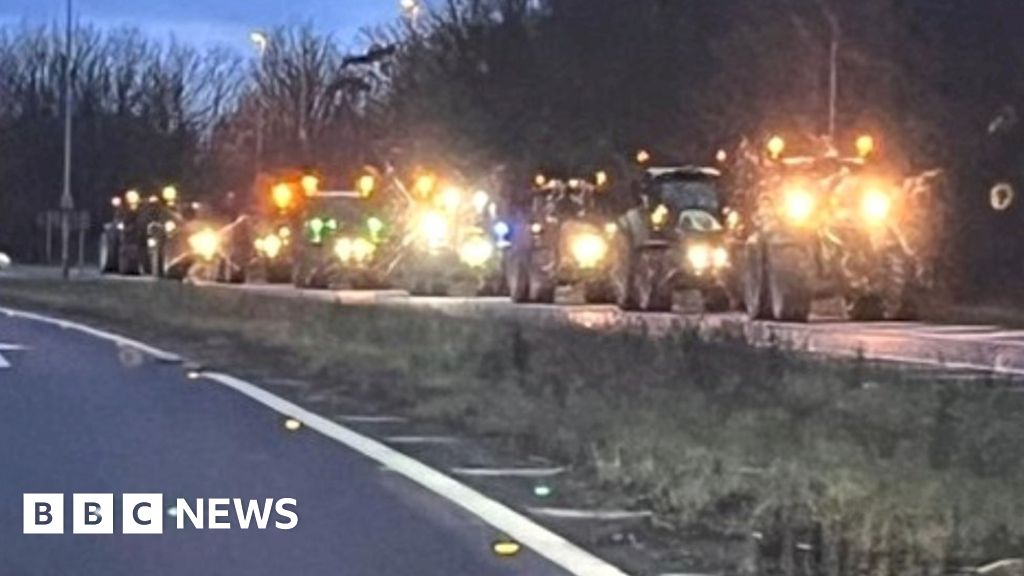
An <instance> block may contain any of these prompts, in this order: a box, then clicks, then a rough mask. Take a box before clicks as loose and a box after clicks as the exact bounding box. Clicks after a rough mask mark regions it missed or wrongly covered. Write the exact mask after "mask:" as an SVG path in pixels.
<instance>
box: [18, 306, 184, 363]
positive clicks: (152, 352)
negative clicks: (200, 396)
mask: <svg viewBox="0 0 1024 576" xmlns="http://www.w3.org/2000/svg"><path fill="white" fill-rule="evenodd" d="M3 310H4V313H6V314H7V315H8V316H11V317H13V318H24V319H25V320H35V321H37V322H42V323H44V324H50V325H51V326H59V327H61V328H64V329H65V330H75V331H77V332H82V333H84V334H88V335H90V336H95V337H96V338H100V339H101V340H107V341H108V342H113V343H114V344H116V345H118V346H126V347H129V348H135V349H136V350H138V351H140V352H143V353H144V354H146V355H148V356H151V357H153V358H156V359H157V360H159V361H161V362H181V356H178V355H177V354H172V353H170V352H166V351H164V350H160V349H158V348H154V347H152V346H150V345H148V344H143V343H142V342H139V341H138V340H132V339H131V338H127V337H125V336H120V335H118V334H113V333H111V332H106V331H103V330H97V329H96V328H92V327H89V326H86V325H85V324H79V323H77V322H71V321H70V320H60V319H57V318H50V317H49V316H43V315H42V314H35V313H33V312H24V311H21V310H14V309H11V308H4V309H3Z"/></svg>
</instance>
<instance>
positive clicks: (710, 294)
mask: <svg viewBox="0 0 1024 576" xmlns="http://www.w3.org/2000/svg"><path fill="white" fill-rule="evenodd" d="M701 297H702V300H703V301H704V311H705V312H728V311H729V309H730V308H731V307H732V301H731V300H730V299H729V293H728V292H727V291H726V290H725V288H722V287H721V286H715V287H713V288H708V289H707V290H704V291H703V292H701Z"/></svg>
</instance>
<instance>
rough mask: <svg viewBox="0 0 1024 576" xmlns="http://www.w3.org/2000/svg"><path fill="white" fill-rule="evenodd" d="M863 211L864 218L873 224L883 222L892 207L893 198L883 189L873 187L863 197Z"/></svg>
mask: <svg viewBox="0 0 1024 576" xmlns="http://www.w3.org/2000/svg"><path fill="white" fill-rule="evenodd" d="M860 208H861V213H862V214H863V215H864V220H866V221H867V223H868V224H870V225H872V226H876V225H879V224H883V223H884V222H885V220H886V219H887V218H888V217H889V211H890V210H891V209H892V199H890V198H889V195H888V194H886V193H885V192H884V191H883V190H880V189H878V188H871V189H869V190H868V191H867V192H865V193H864V197H863V198H862V199H861V206H860Z"/></svg>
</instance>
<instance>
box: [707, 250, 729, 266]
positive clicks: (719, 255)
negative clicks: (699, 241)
mask: <svg viewBox="0 0 1024 576" xmlns="http://www.w3.org/2000/svg"><path fill="white" fill-rule="evenodd" d="M711 265H712V266H714V267H715V268H727V267H728V266H729V251H728V250H726V249H725V247H724V246H718V247H716V248H715V249H714V250H712V251H711Z"/></svg>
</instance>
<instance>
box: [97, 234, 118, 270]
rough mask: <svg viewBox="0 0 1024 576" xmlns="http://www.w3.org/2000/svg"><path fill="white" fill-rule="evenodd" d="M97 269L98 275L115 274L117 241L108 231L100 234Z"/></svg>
mask: <svg viewBox="0 0 1024 576" xmlns="http://www.w3.org/2000/svg"><path fill="white" fill-rule="evenodd" d="M99 267H100V274H113V273H114V272H117V240H116V239H114V238H113V235H112V234H111V233H110V232H109V231H108V230H104V231H103V232H102V233H101V234H100V242H99Z"/></svg>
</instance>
